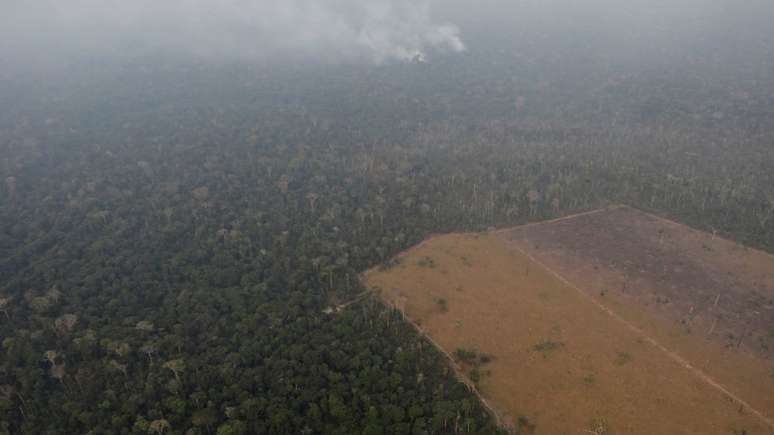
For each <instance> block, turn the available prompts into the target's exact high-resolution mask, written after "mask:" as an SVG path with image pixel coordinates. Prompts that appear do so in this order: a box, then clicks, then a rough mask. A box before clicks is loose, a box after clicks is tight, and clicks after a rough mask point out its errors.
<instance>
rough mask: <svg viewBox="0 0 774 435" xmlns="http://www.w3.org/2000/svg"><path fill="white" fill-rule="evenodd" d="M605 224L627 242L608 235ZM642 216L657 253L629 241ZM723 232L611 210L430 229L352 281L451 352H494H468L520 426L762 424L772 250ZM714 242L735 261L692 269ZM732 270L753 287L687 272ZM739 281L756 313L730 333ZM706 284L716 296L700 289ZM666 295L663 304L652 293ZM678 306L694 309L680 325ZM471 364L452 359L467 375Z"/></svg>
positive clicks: (770, 405)
mask: <svg viewBox="0 0 774 435" xmlns="http://www.w3.org/2000/svg"><path fill="white" fill-rule="evenodd" d="M595 219H602V220H601V221H600V222H601V223H600V224H597V223H595V222H596V221H595ZM643 220H644V221H645V222H642V221H643ZM611 222H614V223H615V225H618V226H620V229H619V230H620V232H621V233H622V234H625V235H626V237H629V236H631V237H629V239H630V240H629V239H625V238H624V239H625V241H623V242H622V241H621V240H622V237H623V236H619V235H616V234H615V233H611V231H612V230H611V225H612V223H611ZM653 222H655V223H653ZM572 225H580V226H581V228H574V227H573V226H572ZM598 225H599V226H598ZM648 225H656V227H658V228H657V229H656V234H657V236H656V239H655V242H654V243H656V244H657V245H656V247H658V248H660V249H665V250H666V249H667V248H665V247H668V252H669V254H668V256H666V257H665V255H666V254H664V252H666V251H649V249H655V247H652V246H650V245H647V244H643V243H644V242H643V241H641V240H639V239H637V237H636V235H637V234H639V233H640V232H641V233H642V234H643V235H644V236H647V237H651V234H650V233H651V228H649V227H648ZM661 226H663V227H665V229H664V230H663V231H662V232H661V233H659V232H658V229H659V228H661ZM554 228H558V229H557V230H555V229H554ZM582 228H586V230H582ZM595 228H597V229H596V231H597V232H598V233H600V234H596V233H595V232H594V229H595ZM633 228H635V229H636V230H635V229H633ZM578 231H581V232H580V233H577V232H578ZM602 233H604V234H608V235H610V237H609V238H605V237H604V234H602ZM578 234H580V235H578ZM573 237H578V238H577V239H576V238H573ZM568 238H569V239H571V240H573V241H572V242H569V241H567V239H568ZM704 238H706V239H707V241H708V242H709V243H711V244H710V245H707V246H708V247H709V249H707V248H705V247H703V246H702V243H705V241H704ZM678 240H679V241H680V242H678ZM696 243H699V244H698V248H696V247H695V246H694V245H696ZM729 243H730V242H727V241H724V240H721V239H719V238H714V239H713V238H712V236H711V235H707V234H702V233H697V232H695V231H693V230H690V229H688V228H686V227H683V226H679V225H676V224H674V223H671V222H669V221H664V220H662V219H659V218H655V217H653V216H650V215H647V214H643V213H640V212H637V211H634V210H631V209H628V208H617V209H611V210H605V211H600V212H597V213H591V214H585V215H581V216H576V217H573V218H569V219H563V220H557V221H553V222H548V223H544V224H539V225H529V226H524V227H518V228H515V229H511V230H507V231H498V232H492V233H486V234H451V235H446V236H440V237H435V238H432V239H429V240H427V241H425V242H424V243H422V244H421V245H418V246H417V247H415V248H413V249H411V250H409V251H407V252H405V253H404V254H402V255H401V256H399V257H398V259H397V260H398V264H397V265H395V266H393V267H391V268H389V269H374V270H371V271H369V272H367V273H366V274H365V275H364V281H365V283H366V285H368V286H369V287H371V288H378V289H379V290H380V295H381V297H382V298H383V299H384V300H385V301H386V302H387V303H390V304H392V305H395V306H397V307H398V308H399V309H401V310H403V311H404V313H405V314H406V316H407V317H408V318H409V319H411V320H412V321H413V322H415V323H416V324H417V325H418V327H419V328H421V329H422V330H423V331H424V332H425V333H426V334H427V335H428V336H429V337H430V338H431V339H432V340H433V341H434V342H436V343H437V345H439V346H440V347H441V348H443V349H444V350H446V351H447V352H448V353H454V351H455V350H457V349H459V348H463V349H467V350H471V349H475V350H476V351H477V352H478V354H486V355H491V356H492V359H491V361H489V362H484V363H481V361H480V359H478V360H477V363H476V365H478V367H477V369H476V371H477V372H479V373H480V374H481V376H480V380H479V381H478V389H479V391H480V392H481V394H482V395H483V396H484V397H485V398H486V400H487V402H489V403H490V404H491V405H492V406H493V407H494V408H495V409H496V411H497V412H498V414H500V415H501V417H503V419H504V420H507V421H509V422H510V423H511V424H512V425H513V426H520V427H521V428H522V429H523V430H524V431H525V432H528V431H530V430H534V433H538V434H583V433H597V434H612V433H617V434H658V433H668V434H742V433H747V434H772V433H774V428H773V427H772V423H771V419H772V417H774V371H772V370H774V366H773V365H772V360H771V358H770V357H767V356H766V353H765V352H764V350H763V349H757V348H756V347H755V346H756V345H759V340H758V341H756V339H757V338H758V337H760V336H765V334H766V333H767V332H766V330H765V328H766V324H767V323H766V322H765V321H759V319H761V318H764V317H765V315H763V314H760V313H768V314H767V315H768V316H769V320H771V319H770V316H771V314H770V313H771V309H770V308H767V307H769V305H766V304H767V303H770V301H771V297H772V294H774V291H772V287H767V285H770V284H771V283H772V282H774V280H772V281H765V280H767V279H771V278H772V276H771V275H772V274H774V258H772V257H771V256H768V255H766V254H763V253H760V252H756V251H751V250H744V249H742V248H739V247H736V246H735V245H733V244H732V243H731V244H730V246H726V244H729ZM606 244H608V245H610V246H609V247H607V246H606ZM589 245H591V246H589ZM623 246H626V247H627V248H626V249H624V248H623ZM632 246H635V247H636V246H638V248H637V249H634V248H632ZM678 246H679V248H678ZM726 248H727V249H733V250H734V251H733V252H734V258H733V260H728V261H732V263H731V264H730V265H728V266H726V268H725V269H717V270H713V271H712V272H703V268H705V267H710V268H714V267H716V265H714V264H713V263H711V262H709V261H710V260H709V257H711V254H713V253H714V254H716V255H717V254H719V253H721V252H723V249H726ZM607 249H610V250H612V252H610V253H609V254H608V251H607ZM697 250H698V251H700V252H694V251H697ZM618 251H621V252H618ZM629 251H631V252H630V254H627V255H623V253H624V252H629ZM737 251H738V252H737ZM602 253H604V255H608V256H603V254H602ZM745 256H750V257H749V258H745ZM682 257H688V258H682ZM654 258H655V259H654ZM689 260H690V265H689ZM718 261H721V262H724V261H726V260H723V259H721V260H718ZM652 262H657V263H658V262H661V263H658V264H655V265H653V264H652ZM662 263H664V264H666V263H669V264H670V265H671V267H672V271H671V272H669V271H667V272H665V273H663V274H662V275H659V276H660V278H658V279H654V280H649V279H646V278H645V277H643V276H640V275H639V274H640V273H647V272H648V271H650V270H652V271H661V270H662V269H663V266H664V264H662ZM675 267H679V268H681V269H680V271H686V272H685V274H686V275H685V276H686V277H688V278H685V279H683V278H680V279H678V280H674V279H673V276H674V275H675V274H677V275H678V276H680V277H683V275H680V273H681V272H680V271H678V272H675V271H674V268H675ZM745 267H746V268H747V269H745ZM642 271H644V272H642ZM688 271H689V272H688ZM729 272H731V275H734V273H742V274H743V276H741V277H738V276H735V277H733V278H728V279H732V281H730V282H734V283H746V282H748V281H745V280H752V281H750V282H754V283H755V284H756V285H757V287H756V286H753V287H749V288H747V287H745V286H743V285H741V284H739V285H738V286H736V287H734V288H733V289H731V288H720V289H719V288H717V287H708V286H707V284H706V282H705V281H701V282H699V283H698V284H697V283H695V282H694V281H692V279H693V277H694V275H693V274H695V276H704V275H705V274H709V275H711V276H714V275H712V274H713V273H718V274H720V275H722V276H730V275H729ZM654 273H655V272H654ZM689 273H690V275H689ZM689 278H691V279H689ZM696 279H698V278H696ZM702 279H703V278H702ZM686 280H687V281H686ZM723 282H724V283H727V282H729V281H723ZM761 283H763V284H761ZM766 283H768V284H766ZM688 284H693V287H691V286H689V285H688ZM751 285H752V284H751ZM681 286H683V287H681ZM662 287H663V290H659V289H661V288H662ZM746 288H747V290H745V289H746ZM697 289H702V291H699V290H697ZM716 291H720V292H721V296H720V298H717V296H716V295H717V293H713V292H716ZM748 291H754V292H755V293H756V294H759V295H760V297H761V298H762V299H761V301H759V302H758V303H756V304H754V306H755V307H757V310H758V311H759V314H756V315H754V316H761V317H751V318H753V319H756V320H755V322H752V321H742V322H741V323H740V324H741V325H744V326H742V327H741V328H743V329H744V331H743V332H740V334H742V335H740V337H742V340H741V341H740V340H739V339H738V338H737V340H736V341H734V340H731V339H727V338H724V337H725V335H727V334H729V333H731V332H728V331H735V330H736V329H735V328H737V326H735V325H736V324H737V323H738V322H735V321H731V320H726V319H725V317H726V316H730V315H731V314H730V313H734V312H738V311H739V310H742V311H745V313H746V310H748V309H749V307H748V306H747V305H744V304H742V303H741V302H738V301H737V299H738V298H740V297H742V296H743V295H747V292H748ZM648 292H650V293H648ZM705 293H713V294H714V296H711V297H709V298H704V299H702V298H700V297H699V296H697V295H704V294H705ZM664 294H668V295H670V296H664ZM653 295H656V296H653ZM678 295H679V296H678ZM664 297H668V298H669V302H666V303H662V302H656V301H655V300H654V298H658V299H659V301H661V300H662V298H664ZM767 297H768V298H770V299H768V301H769V302H766V298H767ZM683 299H684V300H683ZM705 299H709V302H708V303H707V302H706V301H705ZM715 299H719V300H718V302H717V303H715ZM756 300H757V299H756ZM678 301H680V302H678ZM691 301H693V302H691ZM700 301H702V302H704V305H700V304H699V302H700ZM737 303H739V304H742V305H740V307H741V308H738V309H737V308H734V307H735V306H736V305H734V304H737ZM749 303H752V302H749ZM684 304H685V307H687V309H686V310H685V311H683V306H684ZM691 306H692V307H693V309H691V308H690V307H691ZM721 310H723V311H721ZM766 310H768V311H766ZM675 313H677V314H682V315H677V314H675ZM685 313H690V315H691V317H690V321H686V322H685V323H684V322H683V321H682V320H683V319H684V317H685ZM700 316H701V317H700ZM702 319H703V320H702ZM713 324H714V326H713ZM686 325H688V326H686ZM698 325H701V327H699V326H698ZM705 326H706V327H707V329H703V328H704V327H705ZM711 329H712V332H711V333H710V332H709V331H710V330H711ZM700 330H701V331H702V332H701V333H699V331H700ZM738 341H740V342H739V343H738V344H737V342H738ZM729 343H731V344H732V345H731V346H729ZM473 368H474V365H473V364H472V363H460V364H458V365H457V369H458V370H459V371H460V372H462V373H463V374H465V375H466V376H470V371H471V370H472V369H473ZM473 376H474V377H475V373H474V374H473ZM533 425H534V428H532V427H533ZM531 428H532V429H531Z"/></svg>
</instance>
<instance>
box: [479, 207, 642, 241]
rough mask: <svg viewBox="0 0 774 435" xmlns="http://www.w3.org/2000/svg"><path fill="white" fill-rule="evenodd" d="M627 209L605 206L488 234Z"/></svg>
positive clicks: (492, 232) (501, 229)
mask: <svg viewBox="0 0 774 435" xmlns="http://www.w3.org/2000/svg"><path fill="white" fill-rule="evenodd" d="M626 207H628V206H626V205H622V204H611V205H608V206H605V207H602V208H595V209H593V210H588V211H583V212H580V213H573V214H570V215H567V216H561V217H558V218H554V219H549V220H547V221H536V222H527V223H526V224H522V225H516V226H515V227H508V228H500V229H498V230H494V231H487V232H486V233H488V234H501V233H507V232H509V231H514V230H518V229H521V228H529V227H534V226H538V225H545V224H552V223H556V222H561V221H566V220H571V219H576V218H579V217H583V216H589V215H593V214H598V213H603V212H606V211H613V210H618V209H620V208H626ZM471 234H481V233H471Z"/></svg>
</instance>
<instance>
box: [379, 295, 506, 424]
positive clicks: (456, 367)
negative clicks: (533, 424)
mask: <svg viewBox="0 0 774 435" xmlns="http://www.w3.org/2000/svg"><path fill="white" fill-rule="evenodd" d="M379 299H380V300H381V301H382V303H383V304H384V305H386V306H388V307H391V308H393V309H395V310H398V311H400V313H401V315H402V317H403V321H404V322H407V323H408V324H410V325H411V326H413V327H414V329H415V330H416V331H417V333H418V334H419V335H420V336H421V337H422V338H424V339H425V340H427V341H429V342H430V344H432V345H433V346H434V347H435V348H436V349H437V350H438V351H439V352H441V353H442V354H443V355H444V356H446V359H447V360H448V361H449V365H450V366H451V368H452V370H454V374H455V375H456V377H457V379H458V380H459V381H460V382H462V383H463V384H465V386H467V387H468V389H469V390H470V391H471V392H472V393H473V394H475V395H476V397H477V398H478V400H479V402H481V404H482V405H483V406H484V408H486V410H487V411H489V413H490V414H491V415H492V417H494V419H495V423H496V424H497V426H498V427H500V428H503V429H506V430H510V429H513V427H512V425H511V424H509V423H508V422H507V417H506V416H503V415H501V414H500V412H498V411H497V410H496V409H495V408H494V407H493V406H492V404H490V403H489V401H487V400H486V399H485V398H484V396H482V395H481V392H480V391H478V387H476V385H475V384H474V383H473V382H472V381H471V380H470V379H468V378H467V377H466V376H465V374H464V373H463V372H462V367H461V366H459V365H458V364H457V362H456V361H455V360H454V357H453V356H452V354H451V353H449V352H448V351H447V350H446V349H444V348H443V347H442V346H441V345H440V344H438V343H437V342H436V341H435V340H434V339H433V337H431V336H430V333H428V332H427V331H425V330H424V329H422V327H421V326H419V324H417V323H415V322H414V320H412V319H411V318H410V317H408V315H407V314H406V312H405V311H403V310H401V309H400V308H398V307H397V306H396V305H394V304H391V303H389V302H388V301H386V300H385V299H384V298H382V297H381V295H380V297H379Z"/></svg>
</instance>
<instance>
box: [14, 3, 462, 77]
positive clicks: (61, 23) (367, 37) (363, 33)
mask: <svg viewBox="0 0 774 435" xmlns="http://www.w3.org/2000/svg"><path fill="white" fill-rule="evenodd" d="M429 1H430V0H68V1H62V0H6V1H5V2H3V5H2V6H0V54H2V53H3V52H4V51H5V52H6V53H7V52H15V53H30V52H39V53H47V52H55V51H59V52H61V51H62V50H64V51H69V52H72V51H80V52H87V53H88V52H94V51H105V50H107V51H111V52H115V53H118V52H121V51H125V50H134V49H144V50H147V49H160V50H172V51H180V52H190V53H195V54H199V55H205V56H236V57H256V58H262V59H271V58H274V57H284V56H295V57H312V58H321V59H329V60H333V61H337V60H352V59H368V60H371V61H374V62H384V61H389V60H412V59H417V58H420V59H421V58H424V57H425V56H426V55H427V54H428V52H436V51H438V52H460V51H463V50H464V49H465V45H464V44H463V42H462V40H461V39H460V36H459V30H458V28H457V27H456V26H454V25H452V24H446V23H438V22H436V21H435V20H433V18H432V17H431V12H430V7H429Z"/></svg>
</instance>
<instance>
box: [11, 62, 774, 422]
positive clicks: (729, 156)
mask: <svg viewBox="0 0 774 435" xmlns="http://www.w3.org/2000/svg"><path fill="white" fill-rule="evenodd" d="M545 56H546V57H545V59H542V60H541V61H540V62H530V61H528V60H525V59H522V58H519V57H514V56H511V55H510V54H509V53H503V52H498V51H495V50H494V49H492V51H490V52H487V51H486V50H470V52H468V53H465V54H462V55H458V56H449V57H440V58H436V59H432V60H431V62H430V63H427V64H423V63H416V64H389V65H382V66H378V67H374V66H368V67H365V66H351V65H350V66H346V65H339V66H334V65H330V66H320V65H317V66H316V67H315V68H314V69H312V68H308V67H307V66H306V65H301V64H290V63H288V64H284V65H282V66H273V67H271V68H268V67H266V68H264V67H260V66H245V65H241V64H230V65H226V64H224V65H220V66H217V67H216V66H212V65H209V64H201V63H196V62H191V61H188V60H185V59H173V58H166V59H155V58H138V59H135V60H134V61H126V60H122V61H118V60H116V61H111V60H102V61H100V62H97V61H93V62H90V63H84V62H80V63H78V65H79V66H77V67H76V66H73V65H75V64H76V63H75V62H74V63H73V65H68V64H63V65H59V66H57V70H56V71H54V72H49V73H47V74H50V76H46V75H44V73H21V72H18V73H17V72H13V71H6V72H4V73H3V77H2V80H3V82H4V83H5V84H4V85H3V86H2V87H0V103H2V104H1V105H0V107H3V109H2V110H0V180H2V183H3V184H2V186H0V187H2V188H0V338H1V339H2V351H0V433H13V434H16V433H24V434H58V433H63V434H73V433H89V434H146V433H156V434H162V433H163V434H191V435H193V434H218V435H226V434H283V433H284V434H312V433H324V434H353V433H362V434H369V435H380V434H384V435H387V434H417V435H419V434H457V433H478V434H480V433H496V432H497V431H498V429H497V428H496V427H495V424H494V422H493V419H492V418H491V417H490V416H489V415H488V414H487V412H486V411H485V410H484V408H483V407H482V406H481V404H480V403H479V402H478V401H477V399H476V396H475V395H474V394H473V393H472V392H470V391H469V390H468V389H467V387H466V386H465V385H464V384H463V383H462V382H460V381H459V380H458V379H456V378H455V374H454V372H453V371H452V370H451V369H450V367H449V366H448V363H447V361H446V360H445V359H444V357H443V356H442V355H441V354H440V353H439V352H438V351H436V350H435V349H434V348H433V346H432V345H431V344H430V343H429V342H428V341H426V340H425V339H423V338H422V337H421V336H419V335H418V334H417V333H416V332H415V331H414V330H413V329H412V327H411V326H410V325H408V324H407V323H405V322H404V321H403V320H402V318H401V316H400V314H399V313H397V312H396V311H393V310H391V309H389V308H386V307H384V306H382V305H381V304H380V303H378V302H377V301H376V300H371V299H366V300H364V301H363V302H360V303H357V304H353V305H351V306H349V307H347V308H346V309H344V310H343V311H341V312H335V311H334V312H330V310H326V308H329V307H331V306H335V305H336V304H339V303H342V302H344V301H347V300H349V299H351V298H352V297H353V296H355V295H357V294H359V293H360V292H362V291H363V289H362V288H361V285H360V283H359V280H358V276H359V274H360V273H361V272H363V271H364V270H366V269H367V268H370V267H373V266H377V265H379V264H383V263H385V262H386V261H388V260H389V259H390V258H391V257H392V256H393V255H394V254H396V253H397V252H399V251H401V250H403V249H405V248H407V247H409V246H411V245H413V244H416V243H417V242H419V241H420V240H422V239H423V238H425V237H427V236H428V235H431V234H434V233H446V232H455V231H480V230H485V229H487V228H491V227H494V228H499V227H508V226H514V225H519V224H523V223H526V222H530V221H538V220H543V219H547V218H551V217H556V216H561V215H564V214H568V213H571V212H578V211H583V210H588V209H592V208H595V207H600V206H604V205H605V204H611V203H624V204H628V205H631V206H634V207H637V208H640V209H645V210H649V211H653V212H656V213H658V214H661V215H665V216H669V217H672V218H674V219H677V220H679V221H681V222H684V223H686V224H688V225H691V226H693V227H695V228H699V229H702V230H706V231H709V232H712V233H716V234H718V235H720V236H724V237H729V238H731V239H734V240H736V241H738V242H740V243H743V244H746V245H748V246H751V247H755V248H760V249H764V250H768V251H770V252H774V171H773V170H772V168H774V152H772V149H774V134H772V132H773V131H774V91H772V90H771V89H774V86H772V84H771V83H770V82H766V79H765V77H764V78H762V79H761V80H758V81H755V82H742V81H739V80H736V79H735V78H734V76H733V75H732V74H726V72H725V71H724V70H722V69H713V70H712V74H713V75H712V76H711V77H701V76H697V75H695V74H693V73H692V72H691V71H682V70H676V69H668V68H659V67H658V66H654V67H653V68H652V69H649V70H639V71H638V72H633V71H629V70H627V69H626V68H623V67H622V68H620V69H617V68H614V67H612V66H609V65H605V64H599V63H598V59H590V60H584V59H580V58H579V59H574V58H572V54H571V53H558V54H557V53H547V54H546V55H545ZM551 56H557V59H560V58H561V59H563V60H562V61H561V62H559V61H557V64H556V66H557V67H556V68H554V67H553V66H554V64H553V63H552V60H551V59H552V57H551ZM538 65H539V67H538ZM568 65H572V67H569V66H568ZM52 77H53V79H52ZM769 79H771V76H770V77H769ZM772 80H774V79H772ZM520 430H521V431H522V432H523V433H529V431H530V430H531V427H530V425H529V424H527V423H526V422H525V423H524V424H523V425H522V426H521V428H520Z"/></svg>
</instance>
